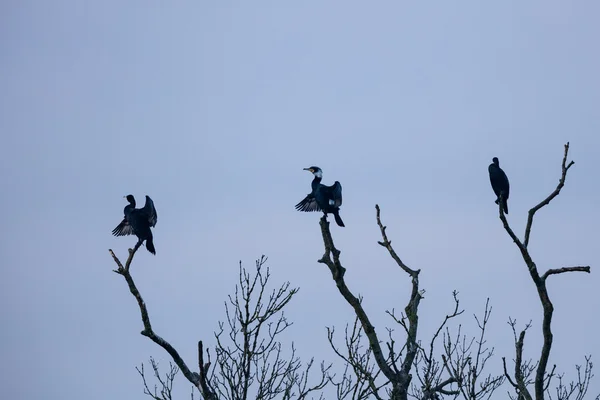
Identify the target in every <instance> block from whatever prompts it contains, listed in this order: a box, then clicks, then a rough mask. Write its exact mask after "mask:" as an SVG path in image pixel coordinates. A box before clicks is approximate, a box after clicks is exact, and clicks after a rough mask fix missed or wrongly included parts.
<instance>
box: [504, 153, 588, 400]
mask: <svg viewBox="0 0 600 400" xmlns="http://www.w3.org/2000/svg"><path fill="white" fill-rule="evenodd" d="M568 154H569V143H567V144H566V145H565V148H564V156H563V160H562V165H561V169H562V173H561V176H560V179H559V181H558V185H557V186H556V188H555V189H554V191H553V192H552V193H551V194H550V195H549V196H548V197H546V198H545V199H544V200H542V201H541V202H540V203H539V204H537V205H536V206H535V207H533V208H532V209H530V210H529V214H528V216H527V224H526V226H525V234H524V238H523V240H522V241H521V239H519V238H518V237H517V235H516V234H515V233H514V232H513V230H512V229H511V227H510V225H509V223H508V221H507V219H506V215H505V214H504V210H503V209H502V201H499V202H498V203H499V206H498V209H499V214H500V220H501V221H502V224H503V226H504V229H505V230H506V232H507V233H508V235H509V236H510V238H511V239H512V240H513V242H514V243H515V245H516V246H517V248H518V249H519V251H520V253H521V256H522V257H523V261H524V262H525V266H526V267H527V270H528V272H529V275H530V277H531V279H532V281H533V283H534V284H535V287H536V290H537V293H538V296H539V298H540V302H541V304H542V309H543V319H542V335H543V345H542V350H541V354H540V358H539V360H538V361H537V362H536V363H532V362H531V361H525V360H523V346H524V341H525V332H526V331H527V330H528V328H529V325H527V326H526V327H525V329H523V330H522V331H521V333H520V334H519V335H518V336H517V333H516V328H515V322H514V321H513V320H511V321H510V322H509V323H510V324H511V326H512V328H513V332H514V336H515V351H516V355H515V368H514V373H513V376H511V375H510V374H509V373H508V370H507V366H506V360H505V359H504V358H503V362H504V373H505V375H506V377H507V379H508V381H509V382H510V384H511V385H512V386H513V388H514V389H515V392H516V398H518V399H519V400H521V399H523V400H532V399H534V398H535V399H536V400H543V399H544V394H545V393H546V392H547V391H548V388H549V385H550V383H551V380H552V378H553V377H554V375H555V372H554V371H555V369H556V365H554V366H553V367H552V369H551V371H550V372H548V359H549V357H550V350H551V349H552V340H553V335H552V316H553V313H554V306H553V305H552V301H551V300H550V296H549V294H548V289H547V287H546V280H547V279H548V277H550V276H552V275H558V274H562V273H566V272H587V273H590V267H589V266H575V267H562V268H556V269H548V270H547V271H546V272H544V273H543V274H541V275H540V272H539V270H538V267H537V265H536V263H535V262H534V261H533V258H532V256H531V254H530V252H529V240H530V237H531V227H532V225H533V217H534V216H535V214H536V212H538V211H539V210H540V209H541V208H543V207H544V206H547V205H548V204H550V202H551V201H552V200H553V199H554V198H555V197H556V196H558V195H559V194H560V191H561V189H562V188H563V186H564V185H565V180H566V178H567V172H568V171H569V169H570V168H571V167H572V166H573V165H574V164H575V163H574V162H573V161H570V162H568V163H567V157H568ZM586 360H587V359H586ZM591 366H592V365H591V362H589V361H588V362H587V363H586V370H587V368H588V367H589V369H590V374H591ZM534 371H535V374H534ZM532 375H534V376H533V377H532ZM586 376H588V375H586ZM581 381H582V380H581V379H580V382H581ZM582 382H583V383H585V384H586V390H587V382H589V379H583V381H582ZM531 383H533V385H534V396H532V395H531V393H530V391H529V387H528V386H530V384H531ZM559 386H561V387H562V386H563V385H562V380H561V381H560V382H559ZM559 398H563V399H564V398H568V396H566V397H565V396H559Z"/></svg>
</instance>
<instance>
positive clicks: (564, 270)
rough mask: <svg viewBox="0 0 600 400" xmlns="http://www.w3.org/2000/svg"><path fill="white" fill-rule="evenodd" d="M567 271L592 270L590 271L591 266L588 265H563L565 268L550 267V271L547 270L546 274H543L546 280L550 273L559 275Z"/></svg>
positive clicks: (588, 271)
mask: <svg viewBox="0 0 600 400" xmlns="http://www.w3.org/2000/svg"><path fill="white" fill-rule="evenodd" d="M565 272H587V273H588V274H589V273H590V272H591V271H590V267H588V266H586V267H563V268H557V269H549V270H548V271H546V272H545V273H544V275H542V279H543V280H546V278H547V277H549V276H550V275H557V274H562V273H565Z"/></svg>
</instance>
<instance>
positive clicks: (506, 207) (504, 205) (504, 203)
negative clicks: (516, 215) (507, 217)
mask: <svg viewBox="0 0 600 400" xmlns="http://www.w3.org/2000/svg"><path fill="white" fill-rule="evenodd" d="M502 206H503V207H504V214H508V202H507V201H506V200H502Z"/></svg>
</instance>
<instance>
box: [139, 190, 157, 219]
mask: <svg viewBox="0 0 600 400" xmlns="http://www.w3.org/2000/svg"><path fill="white" fill-rule="evenodd" d="M141 212H143V213H144V215H146V217H147V218H148V222H149V223H150V226H155V225H156V221H157V220H158V215H157V214H156V208H154V202H153V201H152V199H151V198H150V196H146V204H145V205H144V208H142V209H141Z"/></svg>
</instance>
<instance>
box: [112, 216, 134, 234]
mask: <svg viewBox="0 0 600 400" xmlns="http://www.w3.org/2000/svg"><path fill="white" fill-rule="evenodd" d="M112 234H113V235H115V236H127V235H133V234H134V232H133V226H131V225H130V224H129V221H127V218H123V221H121V223H120V224H119V225H117V227H116V228H115V229H113V231H112Z"/></svg>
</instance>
